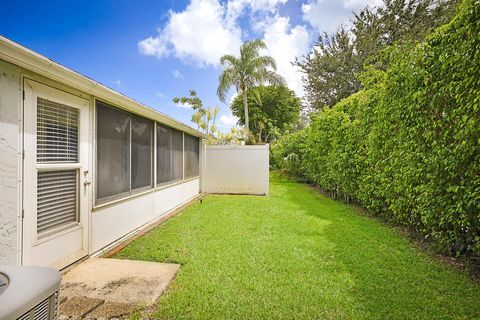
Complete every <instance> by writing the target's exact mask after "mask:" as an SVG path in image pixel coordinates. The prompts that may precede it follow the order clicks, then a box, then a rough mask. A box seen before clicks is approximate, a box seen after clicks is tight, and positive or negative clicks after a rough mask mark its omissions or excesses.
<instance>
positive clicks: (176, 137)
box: [157, 124, 183, 184]
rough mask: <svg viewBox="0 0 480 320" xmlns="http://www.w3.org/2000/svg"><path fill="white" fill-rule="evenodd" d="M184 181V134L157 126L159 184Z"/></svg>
mask: <svg viewBox="0 0 480 320" xmlns="http://www.w3.org/2000/svg"><path fill="white" fill-rule="evenodd" d="M182 179H183V133H182V132H181V131H178V130H175V129H172V128H170V127H167V126H164V125H161V124H157V184H165V183H168V182H174V181H178V180H182Z"/></svg>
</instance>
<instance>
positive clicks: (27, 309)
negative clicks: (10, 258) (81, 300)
mask: <svg viewBox="0 0 480 320" xmlns="http://www.w3.org/2000/svg"><path fill="white" fill-rule="evenodd" d="M60 280H61V275H60V272H58V271H57V270H55V269H52V268H45V267H15V266H1V265H0V319H1V320H4V319H5V320H10V319H12V320H16V319H21V320H27V319H32V320H33V319H34V320H51V319H56V318H57V314H58V291H59V289H60Z"/></svg>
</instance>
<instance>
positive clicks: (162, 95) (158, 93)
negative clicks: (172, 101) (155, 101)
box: [155, 92, 167, 99]
mask: <svg viewBox="0 0 480 320" xmlns="http://www.w3.org/2000/svg"><path fill="white" fill-rule="evenodd" d="M155 95H156V96H157V97H159V98H160V99H165V98H166V97H167V96H166V95H165V94H164V93H163V92H157V93H156V94H155Z"/></svg>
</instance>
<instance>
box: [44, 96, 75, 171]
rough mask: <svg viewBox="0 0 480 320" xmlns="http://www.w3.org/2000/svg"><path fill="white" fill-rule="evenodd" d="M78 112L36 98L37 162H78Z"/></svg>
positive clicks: (62, 105)
mask: <svg viewBox="0 0 480 320" xmlns="http://www.w3.org/2000/svg"><path fill="white" fill-rule="evenodd" d="M78 117H79V110H78V109H77V108H73V107H69V106H67V105H64V104H60V103H57V102H53V101H49V100H46V99H43V98H40V97H38V98H37V162H42V163H45V162H57V163H66V162H67V163H69V162H74V163H75V162H78Z"/></svg>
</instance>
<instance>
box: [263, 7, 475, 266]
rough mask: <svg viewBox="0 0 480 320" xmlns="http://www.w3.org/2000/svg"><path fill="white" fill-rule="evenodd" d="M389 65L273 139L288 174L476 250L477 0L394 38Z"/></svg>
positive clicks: (455, 249) (462, 249) (454, 250)
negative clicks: (415, 39) (305, 123)
mask: <svg viewBox="0 0 480 320" xmlns="http://www.w3.org/2000/svg"><path fill="white" fill-rule="evenodd" d="M385 54H386V56H385V58H386V59H388V60H389V67H388V69H387V70H386V71H378V70H371V71H369V72H367V73H365V74H364V75H363V76H362V77H363V80H364V85H365V88H366V89H364V90H363V91H360V92H358V93H357V94H354V95H352V96H350V97H348V98H346V99H344V100H342V101H340V102H339V103H338V104H336V105H335V106H334V107H333V108H332V109H328V110H324V111H322V112H320V113H318V114H316V115H315V116H313V117H312V123H311V125H310V126H309V127H308V128H306V129H304V130H302V131H301V132H299V133H295V134H292V135H289V136H285V137H283V138H282V139H280V141H278V142H277V143H276V144H275V145H274V146H273V147H272V159H274V160H273V162H274V163H277V164H280V163H281V162H280V158H281V159H283V158H285V157H286V156H288V154H293V153H294V154H296V155H298V163H297V164H296V166H295V168H290V169H289V170H290V171H291V172H293V173H294V174H297V175H299V176H302V177H305V178H306V179H308V180H310V181H312V182H314V183H316V184H318V185H319V186H321V187H322V188H323V189H325V190H328V191H331V192H332V193H334V194H335V195H343V196H344V197H345V198H347V199H350V198H353V199H355V200H356V201H358V202H359V203H360V204H362V205H363V206H364V207H366V208H368V209H369V210H370V211H372V212H374V213H377V214H379V215H382V216H383V217H385V218H387V219H390V220H392V221H395V222H398V223H401V224H405V225H408V226H412V227H414V228H415V229H416V230H417V231H419V232H420V233H422V234H423V235H425V237H428V238H431V239H433V240H434V241H435V243H436V244H438V246H439V247H440V248H442V249H444V250H446V251H448V252H449V253H451V254H455V255H460V254H469V255H475V256H477V257H480V1H478V0H466V1H464V3H462V5H461V6H460V9H459V11H458V14H457V16H456V17H455V18H454V19H453V20H452V21H451V22H450V23H449V24H447V25H445V26H443V27H441V28H439V29H437V30H436V31H435V32H434V33H433V34H432V35H430V36H429V37H428V38H427V40H426V41H425V42H424V43H421V44H418V45H416V46H414V47H412V46H410V47H405V46H403V47H402V46H395V47H392V48H390V49H389V50H388V51H387V52H386V53H385Z"/></svg>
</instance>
